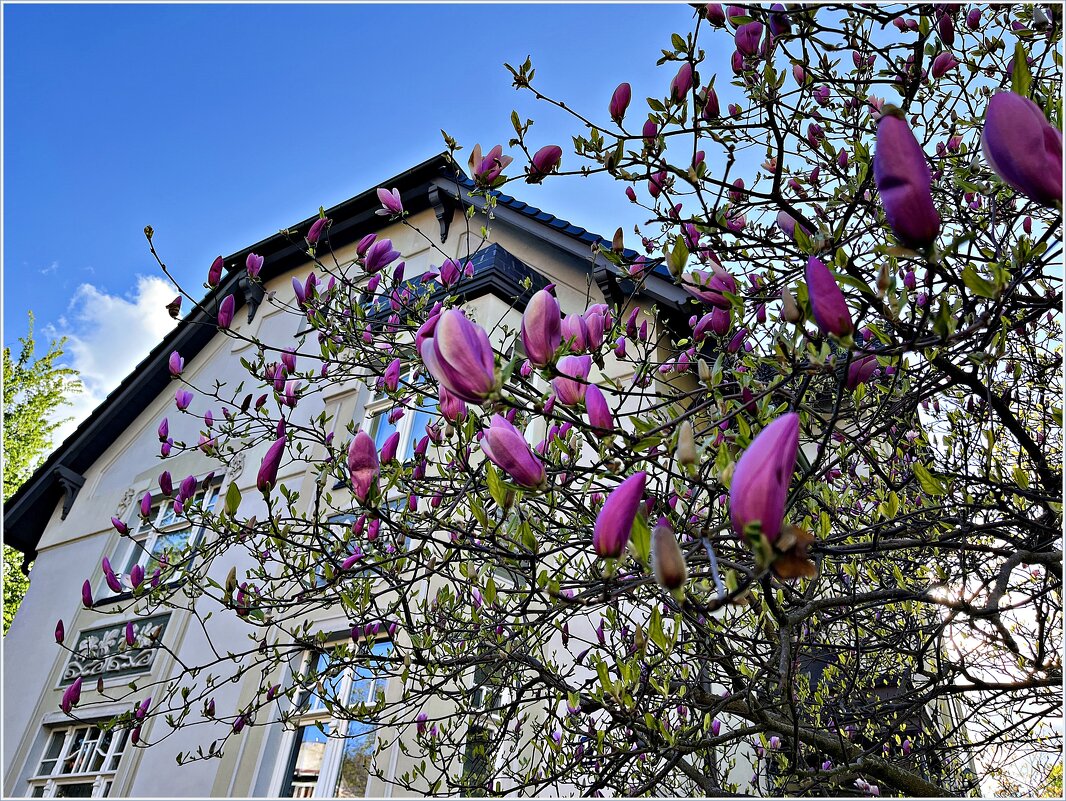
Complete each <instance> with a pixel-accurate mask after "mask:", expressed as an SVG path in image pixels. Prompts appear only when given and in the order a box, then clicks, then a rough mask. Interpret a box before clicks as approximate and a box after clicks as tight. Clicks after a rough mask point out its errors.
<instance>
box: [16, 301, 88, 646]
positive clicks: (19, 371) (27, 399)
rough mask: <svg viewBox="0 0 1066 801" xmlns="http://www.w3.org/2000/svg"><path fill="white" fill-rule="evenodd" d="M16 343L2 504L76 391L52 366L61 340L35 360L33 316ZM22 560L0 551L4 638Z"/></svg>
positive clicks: (65, 372) (21, 589) (73, 380)
mask: <svg viewBox="0 0 1066 801" xmlns="http://www.w3.org/2000/svg"><path fill="white" fill-rule="evenodd" d="M19 342H20V343H21V345H22V347H21V349H20V350H19V352H18V358H17V359H15V358H14V357H13V356H12V353H11V349H10V348H7V347H5V348H4V375H3V386H4V501H5V502H6V501H7V499H8V498H10V497H11V496H12V495H14V494H15V491H16V490H17V489H18V488H19V487H20V486H21V485H22V482H23V481H25V480H26V479H27V478H29V477H30V474H31V473H32V472H33V469H34V468H35V467H36V466H37V465H38V464H39V463H40V461H41V457H42V456H43V455H44V454H45V453H47V452H48V450H49V448H51V447H52V434H53V433H54V432H55V430H56V429H57V428H58V427H59V426H60V425H62V424H63V423H64V422H66V421H65V420H64V419H57V418H55V416H54V413H55V411H56V410H57V409H58V408H59V407H61V406H63V405H64V404H67V403H69V401H68V400H67V398H68V396H69V395H70V394H72V393H74V392H78V391H80V390H81V383H80V382H79V381H78V379H77V372H76V371H74V370H72V369H71V368H69V367H61V366H59V365H58V364H56V362H57V360H58V359H59V358H60V357H61V356H62V355H63V346H64V345H65V344H66V339H65V338H64V339H59V340H52V342H51V343H50V344H49V346H48V350H47V352H46V353H45V354H44V355H42V356H40V357H37V358H34V351H35V350H36V347H37V345H36V342H35V341H34V338H33V314H32V313H31V314H30V321H29V331H28V333H27V334H26V336H24V337H22V338H21V339H20V340H19ZM21 565H22V554H20V553H19V552H18V551H16V550H15V549H13V548H9V547H8V546H7V545H5V546H4V572H3V576H4V633H5V634H6V633H7V630H8V627H10V625H11V621H12V620H13V619H14V617H15V612H16V611H18V606H19V602H20V601H21V600H22V596H23V595H25V594H26V588H27V587H28V586H29V583H30V581H29V578H27V577H26V576H25V575H23V573H22V570H21Z"/></svg>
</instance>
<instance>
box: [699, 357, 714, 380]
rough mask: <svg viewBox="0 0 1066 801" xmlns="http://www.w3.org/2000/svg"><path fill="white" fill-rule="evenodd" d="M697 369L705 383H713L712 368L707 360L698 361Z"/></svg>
mask: <svg viewBox="0 0 1066 801" xmlns="http://www.w3.org/2000/svg"><path fill="white" fill-rule="evenodd" d="M696 370H697V372H698V373H699V376H700V381H702V382H703V383H704V384H710V383H711V368H710V367H709V366H708V365H707V362H706V361H704V360H703V359H700V360H699V361H698V362H696Z"/></svg>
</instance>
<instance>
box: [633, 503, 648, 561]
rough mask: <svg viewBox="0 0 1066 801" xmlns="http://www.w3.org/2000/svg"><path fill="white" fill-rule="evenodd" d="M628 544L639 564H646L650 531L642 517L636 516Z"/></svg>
mask: <svg viewBox="0 0 1066 801" xmlns="http://www.w3.org/2000/svg"><path fill="white" fill-rule="evenodd" d="M629 544H630V545H631V546H632V548H633V553H634V555H635V556H636V557H637V559H638V560H639V561H640V563H641V564H645V565H646V564H648V559H649V558H650V557H651V530H650V529H649V528H648V522H647V521H646V520H645V519H644V516H643V515H637V517H636V519H635V520H634V521H633V531H632V533H631V534H630V536H629Z"/></svg>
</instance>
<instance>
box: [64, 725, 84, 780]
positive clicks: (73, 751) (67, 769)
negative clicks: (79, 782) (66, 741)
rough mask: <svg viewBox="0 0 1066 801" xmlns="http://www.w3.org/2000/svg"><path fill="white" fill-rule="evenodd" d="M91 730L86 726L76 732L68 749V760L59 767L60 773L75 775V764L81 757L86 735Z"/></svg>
mask: <svg viewBox="0 0 1066 801" xmlns="http://www.w3.org/2000/svg"><path fill="white" fill-rule="evenodd" d="M88 731H89V730H88V729H87V728H85V727H84V726H82V727H79V728H77V729H75V730H74V737H73V739H72V740H71V742H70V745H69V746H68V748H67V756H66V759H64V760H63V762H62V764H61V765H60V767H59V772H60V773H74V772H75V764H76V762H77V759H78V757H79V755H80V754H81V747H82V745H83V744H84V743H85V734H86V732H88Z"/></svg>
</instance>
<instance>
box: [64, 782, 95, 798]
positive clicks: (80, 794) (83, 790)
mask: <svg viewBox="0 0 1066 801" xmlns="http://www.w3.org/2000/svg"><path fill="white" fill-rule="evenodd" d="M55 797H56V798H92V797H93V783H92V782H78V783H77V784H59V785H56V795H55Z"/></svg>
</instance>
